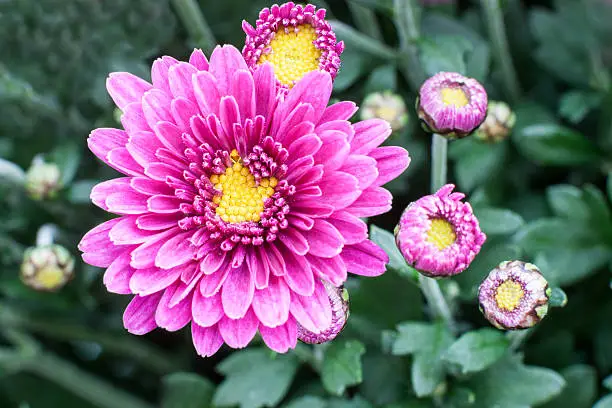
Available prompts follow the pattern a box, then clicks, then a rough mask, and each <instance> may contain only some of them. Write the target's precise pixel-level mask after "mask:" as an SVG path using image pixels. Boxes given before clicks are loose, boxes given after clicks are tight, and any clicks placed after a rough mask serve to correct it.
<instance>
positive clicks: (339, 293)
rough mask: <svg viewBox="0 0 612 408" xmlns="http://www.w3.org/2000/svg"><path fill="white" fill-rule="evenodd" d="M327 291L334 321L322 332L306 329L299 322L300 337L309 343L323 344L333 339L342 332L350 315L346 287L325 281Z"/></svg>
mask: <svg viewBox="0 0 612 408" xmlns="http://www.w3.org/2000/svg"><path fill="white" fill-rule="evenodd" d="M323 285H324V286H325V291H326V292H327V296H328V298H329V304H330V305H331V309H332V322H331V325H330V326H329V328H327V329H326V330H324V331H322V332H321V333H318V334H317V333H313V332H311V331H309V330H306V329H305V328H304V327H302V326H301V325H300V324H299V323H298V339H300V340H301V341H303V342H304V343H308V344H321V343H325V342H328V341H331V340H333V339H335V338H336V336H338V334H340V332H341V331H342V329H344V326H345V325H346V322H347V320H348V317H349V295H348V291H347V290H346V289H345V288H344V287H342V286H341V287H339V288H338V287H335V286H333V285H332V284H331V283H327V282H325V281H323Z"/></svg>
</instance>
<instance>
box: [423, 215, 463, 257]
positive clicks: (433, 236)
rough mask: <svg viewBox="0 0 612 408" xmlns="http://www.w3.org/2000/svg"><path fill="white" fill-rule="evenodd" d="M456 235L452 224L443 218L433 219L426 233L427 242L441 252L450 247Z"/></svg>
mask: <svg viewBox="0 0 612 408" xmlns="http://www.w3.org/2000/svg"><path fill="white" fill-rule="evenodd" d="M456 239H457V235H456V234H455V229H454V228H453V226H452V224H451V223H450V222H448V221H446V220H445V219H443V218H434V219H433V220H431V227H430V228H429V231H427V242H431V243H432V244H434V245H435V246H436V248H438V249H439V250H443V249H444V248H447V247H449V246H451V245H452V244H453V243H454V242H455V240H456Z"/></svg>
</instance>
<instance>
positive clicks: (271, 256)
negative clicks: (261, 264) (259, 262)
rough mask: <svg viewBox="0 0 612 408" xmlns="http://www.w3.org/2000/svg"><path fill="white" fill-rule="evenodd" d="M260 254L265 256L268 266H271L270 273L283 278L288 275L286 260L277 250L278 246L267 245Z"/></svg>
mask: <svg viewBox="0 0 612 408" xmlns="http://www.w3.org/2000/svg"><path fill="white" fill-rule="evenodd" d="M260 254H261V255H262V257H263V256H265V259H266V260H267V261H268V265H269V266H270V272H272V274H274V275H275V276H283V275H285V273H286V268H287V266H286V264H285V259H284V258H283V255H282V254H281V252H280V251H279V250H278V249H277V248H276V245H274V244H271V245H265V246H264V247H263V249H262V250H260Z"/></svg>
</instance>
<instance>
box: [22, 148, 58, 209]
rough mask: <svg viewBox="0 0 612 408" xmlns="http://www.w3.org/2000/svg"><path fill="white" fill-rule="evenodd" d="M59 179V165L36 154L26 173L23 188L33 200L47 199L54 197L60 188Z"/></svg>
mask: <svg viewBox="0 0 612 408" xmlns="http://www.w3.org/2000/svg"><path fill="white" fill-rule="evenodd" d="M60 181H61V173H60V169H59V167H58V166H57V165H56V164H55V163H46V162H45V161H44V160H43V159H42V158H41V157H40V156H37V157H35V158H34V160H32V165H31V166H30V168H29V169H28V171H27V173H26V178H25V190H26V192H27V193H28V195H29V196H30V197H32V199H34V200H47V199H50V198H54V197H55V196H56V195H57V192H58V191H59V190H60V189H61V188H62V185H61V182H60Z"/></svg>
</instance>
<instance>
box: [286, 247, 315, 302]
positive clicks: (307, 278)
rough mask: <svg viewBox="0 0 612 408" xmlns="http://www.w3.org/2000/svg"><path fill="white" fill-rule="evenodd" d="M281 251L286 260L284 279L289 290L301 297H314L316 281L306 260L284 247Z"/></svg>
mask: <svg viewBox="0 0 612 408" xmlns="http://www.w3.org/2000/svg"><path fill="white" fill-rule="evenodd" d="M279 250H280V251H281V253H282V255H283V258H284V260H285V265H286V271H287V273H286V274H285V275H284V277H285V282H287V285H289V288H291V290H292V291H294V292H295V293H299V294H300V295H304V296H310V295H312V292H313V291H314V287H315V279H314V275H313V273H312V269H311V268H310V264H309V263H308V261H306V258H304V257H303V256H298V255H297V254H295V253H294V252H293V251H291V250H290V249H288V248H287V247H285V246H284V245H279Z"/></svg>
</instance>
